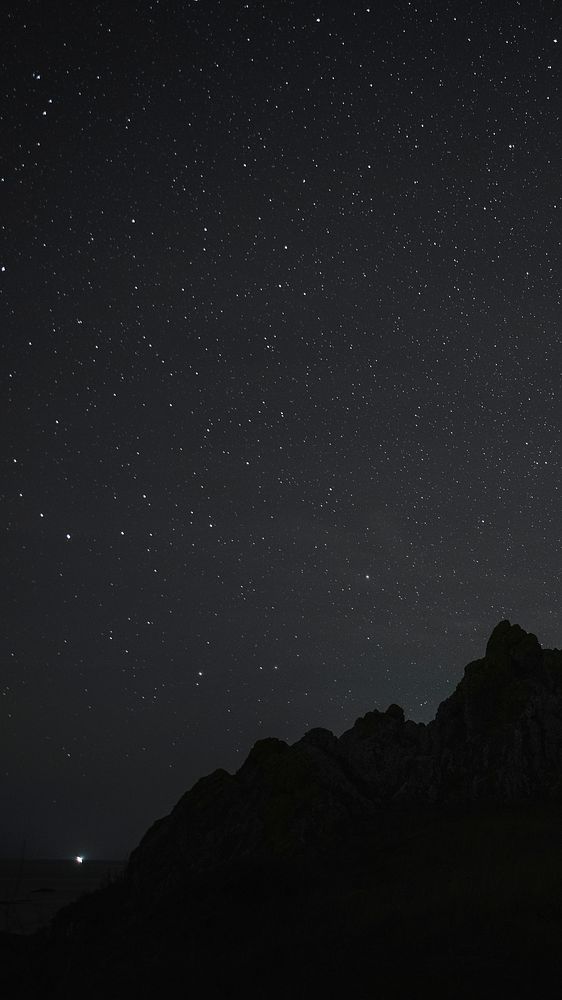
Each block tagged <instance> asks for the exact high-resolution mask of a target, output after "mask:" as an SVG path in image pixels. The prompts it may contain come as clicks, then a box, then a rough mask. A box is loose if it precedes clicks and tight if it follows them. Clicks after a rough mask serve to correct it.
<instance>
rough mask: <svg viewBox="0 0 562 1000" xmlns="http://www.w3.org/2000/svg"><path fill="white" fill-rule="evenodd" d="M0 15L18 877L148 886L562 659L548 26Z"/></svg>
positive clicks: (55, 11)
mask: <svg viewBox="0 0 562 1000" xmlns="http://www.w3.org/2000/svg"><path fill="white" fill-rule="evenodd" d="M2 20H3V23H2V26H1V38H2V50H3V63H4V73H3V77H4V89H5V97H4V101H3V109H2V116H3V128H2V147H3V152H4V157H3V165H2V176H1V180H2V187H1V188H0V191H1V193H2V195H3V197H2V208H1V213H0V224H1V227H2V237H3V239H2V252H1V259H0V266H1V272H0V290H1V296H2V297H1V316H2V326H1V329H2V342H3V344H4V347H5V353H4V361H3V364H2V371H1V375H2V379H3V381H4V388H3V392H2V405H3V409H4V411H5V412H4V413H3V420H2V427H3V432H2V442H3V449H2V451H3V457H4V466H3V468H4V475H3V494H2V495H3V519H2V521H3V536H4V554H5V555H4V571H3V579H4V582H5V584H6V590H5V597H4V602H3V603H4V609H5V617H6V621H7V627H6V628H5V630H3V638H2V666H1V675H0V690H1V693H2V696H3V697H2V699H1V703H2V717H1V720H0V721H1V726H0V732H1V735H0V741H1V742H0V762H1V789H2V791H1V805H0V810H1V815H2V823H1V831H0V853H3V854H7V855H15V854H18V853H19V852H20V850H21V848H22V843H23V841H24V840H25V845H26V846H25V850H26V852H27V854H28V855H29V856H32V855H36V856H44V857H49V856H65V855H73V854H79V853H80V854H85V855H86V856H90V857H104V856H105V857H124V856H125V855H126V854H127V853H128V852H129V851H130V850H131V849H132V848H133V847H134V846H135V845H136V843H137V842H138V840H139V838H140V836H141V835H142V834H143V833H144V831H145V829H146V828H147V827H148V826H149V825H150V823H152V821H153V820H154V819H156V818H157V817H158V816H159V815H162V814H163V813H166V812H168V811H169V810H170V808H171V807H172V806H173V805H174V803H175V802H176V800H177V799H178V798H179V796H180V795H181V794H182V793H183V792H184V791H185V790H186V789H187V788H188V787H190V785H191V784H193V782H194V781H195V780H196V779H197V778H198V777H200V776H201V775H202V774H205V773H208V772H209V771H211V770H212V769H214V768H216V767H219V766H224V767H226V768H227V769H228V770H234V769H236V768H237V767H239V766H240V764H241V763H242V761H243V759H244V757H245V756H246V754H247V752H248V750H249V748H250V746H251V745H252V743H253V742H254V741H255V740H256V739H258V738H261V737H263V736H277V737H280V738H282V739H286V740H288V741H294V740H296V739H298V738H299V737H300V736H301V735H302V733H303V732H304V731H305V730H306V729H307V728H308V727H312V726H318V725H322V726H326V727H328V728H330V729H332V730H333V731H334V732H336V733H337V734H338V735H339V734H340V733H341V732H343V731H344V730H345V729H347V728H349V727H350V726H351V725H352V724H353V722H354V720H355V719H356V718H357V717H358V716H359V715H362V714H364V713H365V712H366V711H368V710H370V709H372V708H375V707H377V708H381V709H384V708H386V707H387V705H388V704H389V703H390V702H398V703H399V704H401V705H403V707H404V709H405V711H406V714H407V715H408V716H410V717H412V718H414V719H416V720H422V721H428V720H429V719H431V718H432V717H433V715H434V713H435V710H436V707H437V705H438V704H439V702H440V701H441V700H442V699H443V698H445V697H447V696H448V695H449V694H450V693H451V691H452V690H453V688H454V686H455V685H456V683H457V682H458V680H459V679H460V677H461V675H462V669H463V667H464V665H465V664H466V663H467V662H468V661H469V660H470V659H473V658H475V657H477V656H480V655H482V654H483V651H484V647H485V643H486V639H487V638H488V636H489V633H490V632H491V630H492V628H493V626H494V625H495V624H496V623H497V622H498V621H499V620H500V619H502V618H506V617H507V618H509V619H510V620H511V621H518V622H519V623H520V624H521V625H522V626H523V627H524V628H527V629H529V630H531V631H534V632H536V633H537V635H538V637H539V639H540V641H541V642H542V643H543V645H546V646H556V645H558V646H560V645H562V605H561V601H560V551H561V523H562V519H561V516H560V515H561V513H562V511H561V502H560V500H561V497H560V468H561V465H560V441H561V434H562V405H561V398H560V377H561V368H562V335H561V332H560V316H561V313H560V291H561V274H562V266H561V259H560V258H561V254H560V232H561V223H562V191H561V163H562V159H561V145H562V142H561V139H562V130H561V127H560V51H561V50H562V24H561V23H560V7H559V5H558V4H555V3H553V2H542V3H541V2H537V0H533V2H526V0H524V2H521V3H518V2H515V0H512V2H493V3H492V2H491V0H490V2H485V3H483V2H475V0H471V2H463V0H460V2H459V0H450V2H443V3H432V2H427V3H425V2H421V0H420V2H419V3H414V2H405V0H398V2H384V3H382V2H381V3H377V2H374V3H373V4H372V6H370V7H368V6H363V5H360V4H356V3H353V2H343V0H341V2H321V3H318V4H309V3H301V2H297V0H294V2H293V0H278V2H275V0H267V2H253V3H235V2H232V3H230V2H228V3H227V2H223V3H217V2H205V0H200V2H195V0H192V2H189V0H185V2H178V0H170V2H162V3H158V2H152V3H136V4H135V3H124V4H115V3H110V2H99V3H94V4H86V3H80V2H72V0H68V2H59V3H57V2H55V3H43V2H41V3H40V2H38V0H28V2H24V0H20V2H19V3H12V4H10V3H8V4H7V5H6V6H5V7H4V8H3V14H2ZM559 36H560V37H559Z"/></svg>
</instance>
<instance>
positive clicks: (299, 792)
mask: <svg viewBox="0 0 562 1000" xmlns="http://www.w3.org/2000/svg"><path fill="white" fill-rule="evenodd" d="M561 776H562V653H560V652H559V651H558V650H544V651H543V650H542V649H541V647H540V644H539V642H538V640H537V638H536V636H534V635H532V634H531V633H527V632H525V631H524V630H523V629H522V628H520V627H519V625H511V624H510V623H509V622H508V621H503V622H500V623H499V625H497V626H496V628H495V629H494V631H493V633H492V635H491V636H490V639H489V641H488V644H487V647H486V655H485V657H484V658H483V659H481V660H475V661H474V662H473V663H470V664H469V665H468V666H467V667H466V668H465V672H464V677H463V679H462V680H461V682H460V683H459V685H458V686H457V689H456V690H455V692H454V694H452V695H451V697H450V698H448V699H447V700H446V701H444V702H443V703H442V704H441V705H440V707H439V710H438V712H437V716H436V718H435V720H434V721H433V722H431V723H430V724H429V725H427V726H426V725H423V724H421V723H419V724H418V723H415V722H411V721H405V719H404V712H403V710H402V709H401V708H400V707H399V706H397V705H391V706H390V707H389V708H388V709H387V711H386V712H378V711H373V712H368V713H367V715H365V716H363V717H362V718H360V719H358V720H357V722H356V723H355V725H354V726H353V727H352V728H351V729H350V730H349V731H348V732H346V733H344V734H343V735H342V736H341V737H340V738H339V739H337V738H336V737H335V736H334V735H333V733H330V732H328V730H325V729H313V730H311V731H310V732H308V733H306V735H305V736H303V738H302V739H301V740H299V741H298V742H297V743H295V744H294V745H293V746H288V745H287V744H286V743H284V742H283V741H281V740H277V739H266V740H260V741H259V742H258V743H256V745H255V746H254V747H253V749H252V750H251V751H250V754H249V756H248V758H247V760H246V761H245V763H244V764H243V765H242V767H241V768H240V770H239V771H238V772H237V773H236V774H235V775H230V774H227V772H226V771H215V772H214V774H211V775H209V776H208V777H207V778H203V779H202V780H201V781H199V782H197V784H196V785H195V786H194V787H193V788H192V789H191V791H189V792H187V793H186V794H185V795H184V796H183V797H182V798H181V799H180V801H179V802H178V804H177V805H176V807H175V808H174V809H173V811H172V812H171V813H170V815H169V816H167V817H165V818H164V819H162V820H159V821H158V822H157V823H155V824H154V826H153V827H152V828H151V829H150V830H149V831H148V833H147V834H146V835H145V837H144V838H143V840H142V841H141V843H140V844H139V846H138V848H137V849H136V850H135V851H134V852H133V854H132V855H131V860H130V863H129V875H130V877H131V878H132V879H133V880H134V881H139V882H140V883H141V884H142V885H144V886H146V885H152V887H153V889H154V891H156V892H158V893H164V894H165V893H166V892H167V891H169V890H170V889H172V887H173V886H175V885H177V884H178V882H182V881H185V879H186V878H189V877H190V876H191V875H198V874H200V873H203V872H205V871H209V870H211V869H217V868H220V867H222V866H224V865H228V864H230V863H237V862H243V861H244V860H247V859H252V860H272V859H276V858H286V857H290V856H292V855H297V854H307V853H308V854H310V853H313V854H315V855H317V854H318V852H322V851H323V850H325V849H328V850H329V849H330V848H331V847H332V846H334V845H335V844H336V843H337V842H338V841H339V840H340V839H341V838H342V837H344V836H345V834H346V831H348V830H349V829H350V828H352V827H353V823H354V820H356V819H361V818H373V817H374V818H375V819H376V815H377V813H378V812H380V810H381V809H382V808H383V807H384V808H389V807H392V806H409V805H412V806H414V805H417V806H418V805H423V804H427V805H428V806H429V805H433V804H445V805H447V804H455V805H470V804H472V803H475V802H478V801H483V800H484V801H485V800H487V799H489V800H494V801H497V802H516V801H522V800H527V799H533V798H536V799H540V798H542V799H561V800H562V779H561Z"/></svg>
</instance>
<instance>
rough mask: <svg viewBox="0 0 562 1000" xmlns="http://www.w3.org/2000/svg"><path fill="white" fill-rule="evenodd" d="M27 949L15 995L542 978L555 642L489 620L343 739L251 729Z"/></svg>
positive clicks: (550, 933)
mask: <svg viewBox="0 0 562 1000" xmlns="http://www.w3.org/2000/svg"><path fill="white" fill-rule="evenodd" d="M8 944H9V943H5V947H6V951H7V954H8V956H10V955H11V959H10V961H11V963H12V968H17V967H18V963H20V964H21V954H15V953H14V952H10V949H9V947H8ZM18 947H19V949H20V952H21V950H22V945H21V942H20V943H19V945H18ZM26 968H27V972H26V974H25V976H24V978H23V979H22V980H21V984H22V985H21V987H20V993H19V994H18V993H17V992H13V995H29V996H33V995H45V996H57V997H71V996H73V997H74V996H77V995H79V996H82V997H97V996H102V995H103V996H104V997H107V996H116V997H117V996H119V997H121V996H129V995H130V996H136V997H139V996H142V997H144V996H146V997H152V996H155V995H156V994H157V993H158V992H159V991H161V990H164V991H165V992H167V991H168V990H169V991H170V992H172V990H173V991H174V992H176V991H179V992H180V995H182V996H186V997H190V996H194V997H195V996H200V995H202V994H204V995H205V996H213V997H264V998H265V997H276V998H289V997H291V998H293V997H304V996H306V997H311V996H312V997H315V996H343V995H348V994H350V995H351V994H352V995H354V996H357V997H379V996H383V997H402V996H408V995H409V994H410V993H411V992H415V993H416V995H420V993H421V994H422V995H425V994H426V993H429V994H432V995H438V996H448V997H449V996H453V995H455V996H461V997H465V996H466V997H468V996H473V995H474V994H475V993H477V994H478V995H479V996H486V995H490V996H491V995H495V996H524V995H529V996H531V995H533V996H536V995H547V992H545V991H551V989H553V988H554V985H553V984H555V983H557V982H558V980H559V977H560V976H561V975H562V652H560V651H558V650H543V649H541V646H540V644H539V642H538V640H537V638H536V636H534V635H532V634H530V633H527V632H525V631H524V630H523V629H522V628H520V627H519V626H518V625H511V624H510V623H509V622H508V621H503V622H500V624H499V625H497V626H496V628H495V629H494V631H493V633H492V635H491V637H490V639H489V641H488V644H487V648H486V655H485V656H484V657H483V658H482V659H480V660H475V661H474V662H472V663H470V664H469V665H468V666H467V667H466V668H465V672H464V677H463V679H462V680H461V681H460V683H459V685H458V686H457V688H456V690H455V692H454V693H453V694H452V695H451V697H450V698H448V699H447V700H446V701H444V702H443V703H442V704H441V705H440V707H439V710H438V712H437V715H436V718H435V719H434V721H433V722H431V723H429V725H424V724H421V723H414V722H411V721H406V720H405V719H404V713H403V711H402V709H401V708H400V707H399V706H397V705H391V706H390V707H389V708H388V709H387V711H386V712H379V711H373V712H369V713H367V715H365V716H363V717H362V718H360V719H358V720H357V722H356V723H355V725H354V726H353V727H352V729H350V730H349V731H348V732H346V733H344V734H343V735H342V736H341V737H340V738H339V739H338V738H336V737H335V736H334V735H333V734H332V733H330V732H329V731H327V730H324V729H313V730H311V731H310V732H308V733H306V735H305V736H303V738H302V739H301V740H299V741H298V742H297V743H295V744H294V745H292V746H289V745H287V744H286V743H284V742H283V741H281V740H277V739H265V740H260V741H259V742H258V743H256V744H255V746H254V747H253V749H252V750H251V752H250V754H249V756H248V758H247V760H246V761H245V762H244V764H243V765H242V767H241V768H240V770H239V771H238V772H237V773H236V774H234V775H231V774H228V773H227V772H226V771H222V770H219V771H215V772H214V773H213V774H211V775H209V776H208V777H206V778H203V779H201V780H200V781H199V782H197V784H196V785H195V786H194V787H193V788H192V789H191V790H190V791H189V792H187V793H186V794H185V795H184V796H183V797H182V798H181V799H180V801H179V802H178V803H177V805H176V806H175V808H174V809H173V810H172V812H171V813H170V815H169V816H166V817H164V818H163V819H160V820H158V821H157V822H156V823H155V824H154V825H153V826H152V827H151V828H150V829H149V830H148V832H147V833H146V835H145V836H144V837H143V839H142V841H141V842H140V844H139V846H138V847H137V848H136V850H135V851H133V853H132V855H131V857H130V861H129V864H128V866H127V869H126V872H125V875H124V877H123V878H122V879H121V880H119V881H118V882H117V883H115V884H114V885H111V886H109V887H108V888H107V889H104V890H102V891H100V892H98V893H94V894H92V895H91V896H88V897H85V898H84V899H83V900H81V901H79V902H78V903H76V904H74V905H73V906H71V907H69V908H68V909H67V910H65V911H62V912H61V913H60V914H59V916H58V917H57V918H56V919H55V921H54V923H53V926H52V928H51V929H50V930H49V932H47V933H45V934H44V935H43V936H42V937H41V936H39V938H38V939H37V940H36V941H35V942H33V943H32V944H30V945H29V955H28V957H27V961H26ZM14 989H15V987H12V990H14ZM25 990H28V991H29V992H28V993H26V992H25ZM33 990H35V991H36V992H35V993H34V992H33ZM537 990H538V991H539V993H538V994H537ZM541 990H542V991H543V993H542V994H541ZM37 991H39V992H37ZM548 995H550V992H548Z"/></svg>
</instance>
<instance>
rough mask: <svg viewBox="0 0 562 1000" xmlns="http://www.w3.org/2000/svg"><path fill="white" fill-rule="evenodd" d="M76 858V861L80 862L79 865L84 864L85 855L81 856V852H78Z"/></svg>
mask: <svg viewBox="0 0 562 1000" xmlns="http://www.w3.org/2000/svg"><path fill="white" fill-rule="evenodd" d="M75 860H76V861H77V862H78V864H79V865H81V864H82V862H83V860H84V858H83V857H81V855H80V854H77V855H76V859H75Z"/></svg>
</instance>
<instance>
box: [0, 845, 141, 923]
mask: <svg viewBox="0 0 562 1000" xmlns="http://www.w3.org/2000/svg"><path fill="white" fill-rule="evenodd" d="M125 864H126V862H125V861H89V860H85V861H83V862H82V864H78V862H77V861H73V860H68V859H66V860H56V861H35V860H30V861H26V860H25V859H24V860H23V862H21V861H20V860H17V859H16V860H7V859H3V858H0V930H2V931H9V932H10V933H12V934H31V933H33V931H36V930H38V929H39V928H40V927H45V925H46V924H48V923H49V921H50V920H51V919H52V917H54V915H55V913H57V911H58V910H60V909H62V907H63V906H66V905H67V904H68V903H72V902H73V900H75V899H77V898H78V897H79V896H82V895H83V894H84V893H85V892H93V891H94V889H98V888H99V887H100V886H102V885H107V883H108V882H110V881H112V880H113V879H115V878H117V877H118V876H119V874H120V873H121V872H122V871H123V869H124V868H125Z"/></svg>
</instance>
